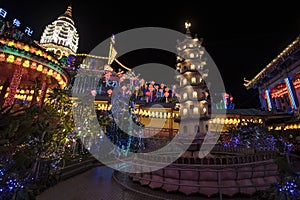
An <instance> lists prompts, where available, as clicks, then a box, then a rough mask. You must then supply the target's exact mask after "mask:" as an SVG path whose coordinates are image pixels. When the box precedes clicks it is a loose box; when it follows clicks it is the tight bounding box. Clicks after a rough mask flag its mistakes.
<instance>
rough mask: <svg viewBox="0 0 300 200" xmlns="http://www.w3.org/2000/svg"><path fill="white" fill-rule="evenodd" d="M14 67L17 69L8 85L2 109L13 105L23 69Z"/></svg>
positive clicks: (18, 66)
mask: <svg viewBox="0 0 300 200" xmlns="http://www.w3.org/2000/svg"><path fill="white" fill-rule="evenodd" d="M16 67H17V69H16V70H15V72H14V74H13V77H12V79H11V82H10V85H9V93H8V96H7V98H6V99H5V101H4V104H3V107H7V106H12V105H13V104H14V99H15V94H16V93H17V89H18V87H19V86H20V83H21V79H22V71H23V67H22V65H17V66H16ZM4 112H6V111H4Z"/></svg>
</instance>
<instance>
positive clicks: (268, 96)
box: [265, 89, 273, 111]
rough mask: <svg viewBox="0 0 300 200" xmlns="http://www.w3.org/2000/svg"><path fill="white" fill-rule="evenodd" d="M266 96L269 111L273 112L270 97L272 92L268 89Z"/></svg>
mask: <svg viewBox="0 0 300 200" xmlns="http://www.w3.org/2000/svg"><path fill="white" fill-rule="evenodd" d="M265 94H266V98H267V105H268V111H271V110H272V109H273V105H272V99H271V97H270V90H269V89H266V90H265Z"/></svg>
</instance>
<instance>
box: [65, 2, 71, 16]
mask: <svg viewBox="0 0 300 200" xmlns="http://www.w3.org/2000/svg"><path fill="white" fill-rule="evenodd" d="M63 15H64V16H66V17H70V18H72V1H70V3H69V5H68V7H67V10H66V11H65V13H64V14H63Z"/></svg>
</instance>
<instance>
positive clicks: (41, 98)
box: [38, 80, 47, 107]
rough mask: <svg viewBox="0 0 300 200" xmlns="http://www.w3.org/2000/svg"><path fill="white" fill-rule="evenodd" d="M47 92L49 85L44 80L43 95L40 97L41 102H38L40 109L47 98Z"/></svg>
mask: <svg viewBox="0 0 300 200" xmlns="http://www.w3.org/2000/svg"><path fill="white" fill-rule="evenodd" d="M46 91H47V83H46V81H45V80H44V81H43V83H42V88H41V94H40V96H39V102H38V104H39V106H40V107H41V106H42V105H43V103H44V99H45V96H46Z"/></svg>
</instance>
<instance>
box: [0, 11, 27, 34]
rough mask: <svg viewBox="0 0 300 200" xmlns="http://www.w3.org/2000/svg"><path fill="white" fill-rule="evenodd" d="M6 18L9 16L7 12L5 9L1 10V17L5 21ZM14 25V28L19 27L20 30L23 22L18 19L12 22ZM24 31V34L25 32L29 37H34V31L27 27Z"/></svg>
mask: <svg viewBox="0 0 300 200" xmlns="http://www.w3.org/2000/svg"><path fill="white" fill-rule="evenodd" d="M6 16H7V11H6V10H4V9H3V8H0V17H2V18H4V19H5V18H6ZM12 24H13V25H14V26H16V27H18V28H20V27H21V22H20V21H19V20H18V19H16V18H14V19H13V20H12ZM22 29H23V32H24V33H26V34H27V35H29V36H32V34H33V30H32V29H31V28H30V27H28V26H26V27H24V28H22Z"/></svg>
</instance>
